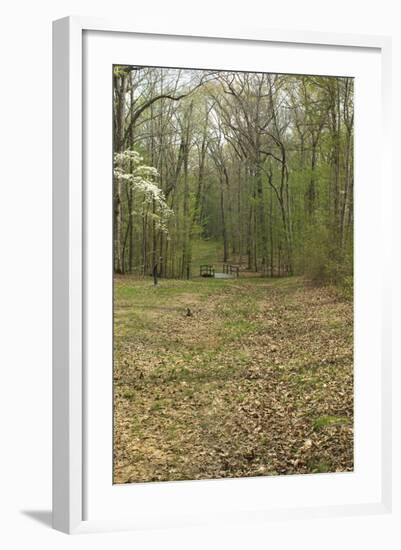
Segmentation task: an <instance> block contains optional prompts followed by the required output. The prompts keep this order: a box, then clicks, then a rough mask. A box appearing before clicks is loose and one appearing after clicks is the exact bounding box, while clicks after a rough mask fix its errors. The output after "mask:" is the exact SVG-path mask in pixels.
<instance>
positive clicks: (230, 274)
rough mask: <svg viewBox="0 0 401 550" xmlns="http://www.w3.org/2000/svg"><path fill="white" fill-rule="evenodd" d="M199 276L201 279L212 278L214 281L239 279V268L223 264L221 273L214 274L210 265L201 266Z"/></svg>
mask: <svg viewBox="0 0 401 550" xmlns="http://www.w3.org/2000/svg"><path fill="white" fill-rule="evenodd" d="M199 274H200V276H201V277H214V278H215V279H234V278H235V277H239V267H238V266H237V265H233V264H227V263H224V264H223V272H222V273H219V272H216V271H215V269H214V267H213V266H212V265H210V264H203V265H201V266H200V269H199Z"/></svg>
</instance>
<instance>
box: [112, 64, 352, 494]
mask: <svg viewBox="0 0 401 550" xmlns="http://www.w3.org/2000/svg"><path fill="white" fill-rule="evenodd" d="M353 85H354V82H353V79H352V78H345V77H334V76H318V75H290V74H269V73H248V72H230V71H212V70H196V69H176V68H157V67H140V66H131V65H115V66H114V67H113V144H114V151H113V259H112V261H113V270H114V361H113V364H114V367H113V368H114V482H115V483H131V482H144V481H165V480H170V481H171V480H185V479H211V478H219V477H244V476H259V475H283V474H294V473H297V474H302V473H321V472H343V471H351V470H352V469H353V311H352V308H353V305H352V301H353V185H354V169H353V138H354V135H353V132H354V105H353Z"/></svg>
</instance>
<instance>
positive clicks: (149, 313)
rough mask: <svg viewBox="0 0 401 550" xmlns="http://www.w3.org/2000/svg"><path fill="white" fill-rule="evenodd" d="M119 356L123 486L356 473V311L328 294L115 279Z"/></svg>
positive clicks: (284, 282) (276, 284) (273, 285)
mask: <svg viewBox="0 0 401 550" xmlns="http://www.w3.org/2000/svg"><path fill="white" fill-rule="evenodd" d="M204 252H205V256H206V250H205V251H204ZM215 253H216V251H214V252H212V253H211V252H210V249H209V252H208V254H209V258H212V257H213V254H215ZM200 263H201V262H200ZM205 263H213V261H209V262H208V261H207V260H205ZM188 307H189V308H190V309H191V311H192V316H191V317H187V316H186V315H185V313H186V308H188ZM114 346H115V349H114V357H115V362H114V381H115V384H114V398H115V424H114V427H115V433H114V436H115V449H114V481H115V482H116V483H128V482H134V481H160V480H182V479H207V478H218V477H242V476H258V475H277V474H294V473H312V472H313V473H315V472H328V471H330V472H333V471H349V470H352V468H353V430H352V425H353V419H352V411H353V377H352V372H353V367H352V346H353V344H352V305H351V303H350V302H347V301H343V300H341V299H339V298H338V296H336V295H335V294H334V293H332V292H331V291H330V290H329V289H326V288H317V289H316V288H311V287H308V286H305V285H304V283H303V281H302V280H301V279H298V278H291V279H273V280H272V279H264V278H239V279H236V280H214V279H201V278H198V279H192V280H190V281H181V280H163V281H161V282H160V285H159V286H158V287H157V288H154V287H153V286H152V284H151V280H150V279H149V280H148V279H145V280H138V279H134V278H130V277H128V276H127V277H124V278H116V281H115V343H114Z"/></svg>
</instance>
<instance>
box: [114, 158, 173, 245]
mask: <svg viewBox="0 0 401 550" xmlns="http://www.w3.org/2000/svg"><path fill="white" fill-rule="evenodd" d="M157 176H158V172H157V170H156V168H154V167H153V166H147V165H145V164H143V157H142V156H141V155H140V154H139V153H138V152H137V151H134V150H131V149H127V150H126V151H122V152H120V153H116V154H115V155H114V177H115V178H116V179H117V180H119V181H120V182H121V183H125V185H127V186H129V187H131V190H132V192H133V194H135V195H137V194H139V198H140V200H137V201H135V202H136V204H138V205H139V210H134V212H132V213H133V214H138V215H140V216H141V217H144V216H145V215H146V216H147V219H148V220H150V221H153V222H154V223H155V226H156V228H157V229H159V230H160V231H162V232H163V233H166V234H168V228H167V221H168V218H169V217H170V216H171V215H172V214H173V213H174V212H173V210H172V209H171V208H170V207H169V206H168V204H167V202H166V198H165V195H164V193H163V191H162V189H160V187H158V186H157V184H156V183H155V181H154V180H155V178H157ZM150 205H151V206H152V210H150V208H149V206H150Z"/></svg>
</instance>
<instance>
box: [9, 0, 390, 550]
mask: <svg viewBox="0 0 401 550" xmlns="http://www.w3.org/2000/svg"><path fill="white" fill-rule="evenodd" d="M398 5H399V2H397V0H381V1H380V2H374V3H369V2H366V1H365V2H364V1H362V0H329V1H327V0H283V1H274V2H273V1H271V0H262V1H258V0H247V1H246V2H245V1H242V2H239V1H237V0H220V2H218V1H217V0H199V1H194V0H186V1H181V2H180V1H178V0H167V1H163V0H152V1H148V2H143V1H139V0H136V1H135V0H109V1H108V2H106V1H104V0H97V1H95V0H57V1H56V2H55V1H53V2H52V1H51V0H36V1H34V2H29V1H28V0H14V1H13V2H8V3H7V4H3V5H2V8H1V12H0V13H1V23H2V25H1V31H0V41H1V47H0V60H1V63H0V67H1V72H0V75H1V85H0V94H1V101H0V129H1V133H0V139H1V144H0V145H1V147H0V151H1V162H0V170H1V179H0V182H1V194H0V197H1V200H0V240H1V248H0V250H1V271H0V279H1V284H0V325H1V327H0V328H1V332H0V335H1V336H0V342H1V345H0V369H1V371H0V372H1V385H0V409H1V410H0V419H1V432H0V433H1V447H0V476H1V484H0V526H1V527H0V545H1V546H2V547H3V548H5V549H7V550H8V549H14V548H28V547H35V548H44V549H47V548H57V549H59V548H60V549H63V548H74V549H75V548H76V549H78V548H96V549H99V550H101V549H103V548H105V549H106V548H110V547H112V546H114V547H118V548H119V549H120V548H121V549H123V548H138V549H141V550H142V549H155V548H174V549H175V550H176V549H181V548H182V549H188V550H189V549H191V550H192V549H198V548H202V549H203V548H205V549H211V550H213V549H215V548H216V549H226V548H227V549H236V548H238V549H239V548H245V549H248V548H249V549H254V548H271V549H274V550H275V549H276V548H287V547H288V548H297V549H299V548H301V549H302V548H308V549H310V550H312V549H315V548H316V549H318V548H319V549H321V548H324V549H325V550H326V549H327V550H330V549H336V550H337V549H339V548H344V549H345V550H347V549H348V548H349V549H351V548H357V547H359V546H360V543H361V540H360V536H361V534H363V540H364V543H363V547H364V548H366V549H368V550H369V548H372V549H377V548H383V549H385V550H392V549H393V548H394V549H395V548H399V547H401V545H400V541H401V535H400V529H399V528H398V532H396V530H395V528H394V527H395V526H394V524H392V523H391V519H390V518H389V517H387V518H386V517H372V518H346V519H341V520H338V519H337V520H333V519H332V520H313V521H309V522H299V521H294V522H292V523H290V524H288V523H283V522H271V523H270V524H268V525H266V526H264V527H263V526H261V527H256V526H252V527H250V526H249V525H248V526H237V527H235V528H233V527H231V528H228V527H221V528H207V529H202V530H200V529H191V530H190V529H185V530H174V529H171V530H168V531H159V532H147V533H118V534H102V535H81V536H75V537H67V536H66V535H63V534H60V533H57V532H55V531H52V530H51V529H50V528H49V527H48V525H47V524H49V522H50V507H51V485H50V482H51V441H50V435H51V347H50V346H51V334H50V327H51V317H50V311H51V308H50V296H51V287H50V284H51V279H50V273H51V263H50V262H51V210H50V206H51V21H52V20H53V19H57V18H60V17H63V16H65V15H94V16H100V17H104V16H105V17H107V16H115V17H116V16H118V17H124V18H125V19H128V18H129V19H132V21H133V23H134V22H135V20H136V19H140V20H141V21H142V22H143V21H145V22H149V28H151V27H152V21H153V22H155V23H158V24H160V23H162V22H164V23H165V29H166V32H168V31H169V21H173V20H174V19H177V18H179V19H180V21H181V23H182V24H183V23H185V22H186V21H187V22H188V28H190V27H191V26H192V25H193V26H196V27H197V28H200V27H201V26H202V23H204V24H205V27H206V28H208V25H210V22H211V21H212V22H213V26H214V27H216V28H219V27H221V28H223V27H224V26H227V27H228V28H233V29H235V28H237V27H241V26H242V25H244V26H246V27H252V26H256V27H258V28H261V27H266V28H277V29H280V28H285V29H306V30H315V31H333V32H350V33H362V34H386V35H392V36H393V40H394V43H393V47H394V60H393V66H394V76H393V78H394V86H393V96H394V102H393V103H394V118H393V125H394V129H395V130H396V131H395V132H394V153H395V155H394V158H395V161H394V164H398V163H397V158H398V157H399V154H400V153H399V152H400V150H401V149H400V145H401V144H400V138H399V135H397V134H399V128H400V127H401V124H400V123H401V117H400V107H399V105H398V103H401V102H400V100H399V98H400V97H401V78H400V77H401V17H400V14H399V13H398V10H397V7H398ZM395 183H396V182H395ZM394 187H395V188H394V191H395V194H394V200H393V203H394V207H395V208H397V210H399V209H400V208H401V205H400V192H399V190H398V186H397V185H395V186H394ZM394 217H395V225H396V231H397V234H398V235H399V234H400V228H401V224H400V221H399V220H400V219H401V216H400V215H399V213H398V214H397V215H396V216H394ZM399 248H400V247H399V240H398V239H397V240H396V241H395V251H396V253H397V259H396V261H395V263H394V269H393V274H394V281H395V283H397V282H398V280H399V279H400V262H399V251H398V249H399ZM373 254H374V251H372V255H373ZM372 261H373V260H372ZM394 286H395V287H396V285H394ZM394 294H395V297H394V300H395V303H396V305H398V307H399V306H400V305H401V304H400V299H399V298H400V292H399V290H398V289H397V288H395V292H394ZM395 309H396V308H395ZM395 318H396V322H397V329H399V328H400V323H399V319H400V315H399V313H398V312H396V314H395ZM397 332H398V330H397V331H395V339H396V337H397V336H398V334H397ZM395 352H396V356H395V357H394V367H395V369H394V370H395V376H394V380H395V383H397V384H398V388H400V385H399V380H400V376H399V374H398V372H397V367H398V365H399V359H400V357H401V354H400V353H399V352H400V348H399V346H397V349H396V350H395ZM396 407H397V408H396V413H398V414H399V413H400V407H399V406H398V405H397V404H396ZM399 450H400V449H399V448H397V449H396V453H397V454H396V457H398V458H400V452H399ZM399 463H401V461H399ZM399 479H400V478H399V477H398V476H397V479H396V481H398V482H399ZM398 486H399V485H398ZM399 492H400V491H399V490H398V494H399ZM397 505H398V504H397V503H396V506H397ZM355 526H357V527H358V529H355V528H354V527H355ZM358 531H359V533H358ZM366 541H368V542H366Z"/></svg>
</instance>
